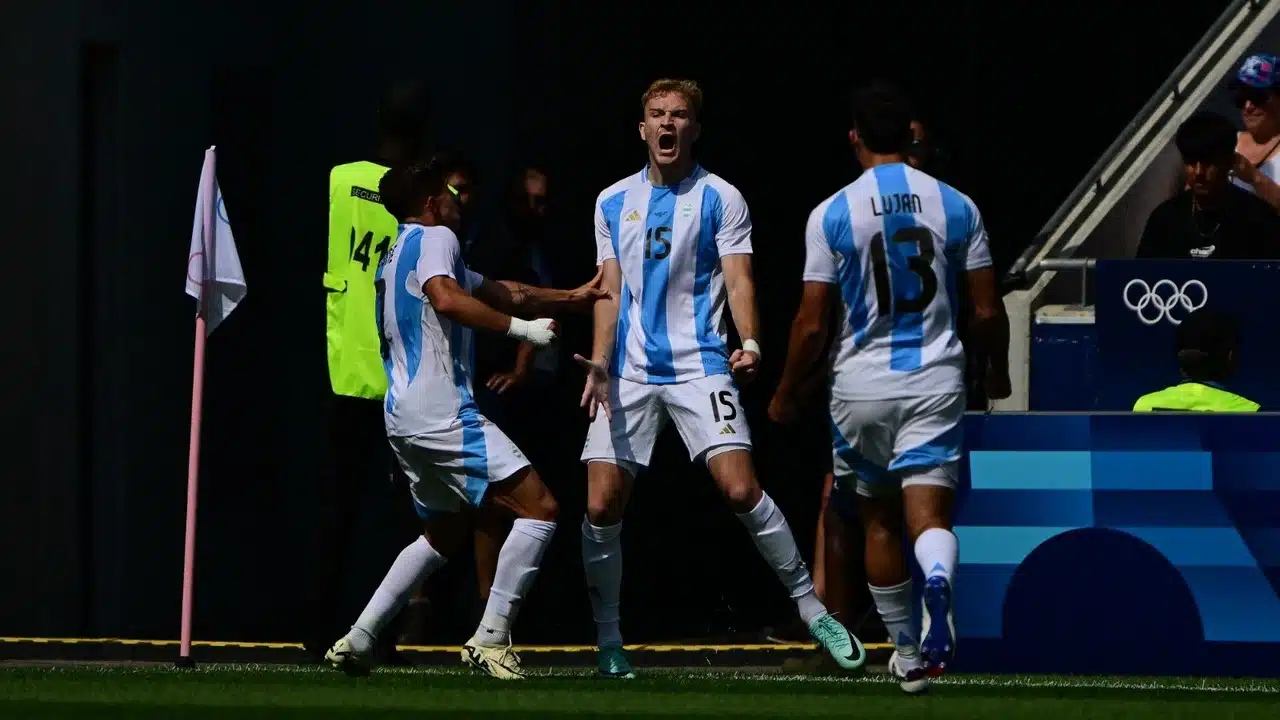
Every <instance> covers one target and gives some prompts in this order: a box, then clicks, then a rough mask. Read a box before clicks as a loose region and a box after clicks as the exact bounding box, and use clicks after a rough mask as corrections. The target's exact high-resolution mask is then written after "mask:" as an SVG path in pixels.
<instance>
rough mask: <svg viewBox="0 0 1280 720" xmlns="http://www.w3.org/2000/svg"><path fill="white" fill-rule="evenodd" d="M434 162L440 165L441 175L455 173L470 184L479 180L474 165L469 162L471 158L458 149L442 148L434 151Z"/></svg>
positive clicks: (446, 175)
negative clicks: (436, 151)
mask: <svg viewBox="0 0 1280 720" xmlns="http://www.w3.org/2000/svg"><path fill="white" fill-rule="evenodd" d="M433 161H434V162H436V163H437V164H439V165H440V172H441V175H442V177H445V178H447V177H449V176H450V175H452V174H454V173H457V174H459V175H461V176H463V177H465V178H466V179H467V180H468V181H469V182H470V183H471V184H472V185H475V184H477V183H478V182H479V179H478V178H477V176H476V166H475V164H474V163H472V162H471V158H469V157H467V156H466V154H465V153H463V152H461V151H458V150H442V151H440V152H438V153H436V155H435V158H434V159H433Z"/></svg>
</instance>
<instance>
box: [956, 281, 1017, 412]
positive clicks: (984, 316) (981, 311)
mask: <svg viewBox="0 0 1280 720" xmlns="http://www.w3.org/2000/svg"><path fill="white" fill-rule="evenodd" d="M966 279H967V281H968V284H969V297H970V299H971V303H972V305H973V321H972V322H971V323H970V334H971V335H972V336H973V340H974V342H975V343H976V344H977V345H978V348H979V349H981V351H982V352H983V353H984V354H985V355H986V357H987V377H986V385H985V389H986V392H987V397H989V398H991V399H992V400H1002V399H1004V398H1007V397H1009V395H1010V394H1012V388H1011V387H1010V383H1009V317H1008V316H1007V315H1006V314H1005V312H1004V301H1003V300H1001V299H1000V292H999V290H998V289H997V287H996V273H995V269H994V268H992V267H990V266H988V267H984V268H978V269H976V270H970V271H969V272H968V275H967V278H966Z"/></svg>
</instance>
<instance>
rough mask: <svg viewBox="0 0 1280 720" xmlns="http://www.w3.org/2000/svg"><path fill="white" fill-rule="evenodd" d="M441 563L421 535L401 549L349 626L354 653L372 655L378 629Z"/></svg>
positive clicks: (442, 560)
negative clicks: (353, 622) (380, 582)
mask: <svg viewBox="0 0 1280 720" xmlns="http://www.w3.org/2000/svg"><path fill="white" fill-rule="evenodd" d="M445 562H446V560H445V557H444V556H443V555H441V554H440V553H438V552H436V549H435V548H433V547H431V543H429V542H427V539H426V538H425V537H422V536H419V537H418V539H417V540H414V541H413V542H411V543H409V545H408V546H407V547H405V549H404V550H401V551H400V555H399V556H398V557H396V561H395V562H393V563H391V569H390V570H388V571H387V576H386V577H384V578H382V584H381V585H379V586H378V589H377V590H374V591H373V597H371V598H369V604H368V605H365V608H364V612H362V613H360V617H359V619H357V620H356V624H355V625H353V626H351V630H352V632H351V633H350V634H348V636H347V637H348V640H349V641H350V642H351V649H352V650H355V651H356V652H357V653H367V652H372V650H373V644H374V640H375V639H376V638H377V637H378V631H380V630H381V629H382V626H384V625H386V624H387V622H388V621H389V620H391V618H393V617H395V614H396V613H397V612H400V609H401V608H403V607H404V604H405V603H406V602H408V601H409V596H411V595H413V591H414V589H415V588H417V587H418V584H419V583H421V582H422V581H423V579H425V578H426V577H427V576H428V575H430V574H431V573H433V572H435V571H436V570H439V569H440V568H441V567H442V566H443V565H444V564H445Z"/></svg>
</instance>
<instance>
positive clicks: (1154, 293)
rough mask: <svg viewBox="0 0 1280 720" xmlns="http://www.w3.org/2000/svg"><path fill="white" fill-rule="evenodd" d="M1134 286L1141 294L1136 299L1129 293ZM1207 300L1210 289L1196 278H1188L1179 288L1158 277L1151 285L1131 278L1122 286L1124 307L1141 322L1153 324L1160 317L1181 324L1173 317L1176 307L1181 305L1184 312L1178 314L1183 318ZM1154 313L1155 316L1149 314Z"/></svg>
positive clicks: (1171, 282)
mask: <svg viewBox="0 0 1280 720" xmlns="http://www.w3.org/2000/svg"><path fill="white" fill-rule="evenodd" d="M1134 288H1137V289H1138V292H1139V293H1140V295H1139V297H1138V298H1137V299H1136V300H1134V299H1133V297H1132V295H1133V293H1132V292H1131V291H1132V290H1133V289H1134ZM1193 298H1194V299H1193ZM1207 302H1209V291H1208V289H1206V288H1205V286H1204V283H1202V282H1200V281H1199V280H1188V281H1186V282H1184V283H1182V287H1178V284H1177V283H1175V282H1174V281H1172V280H1158V281H1156V283H1155V284H1154V285H1147V283H1146V281H1145V280H1140V279H1138V278H1134V279H1132V280H1130V281H1129V284H1127V285H1125V286H1124V306H1125V307H1127V308H1129V309H1130V310H1132V311H1133V312H1134V313H1136V314H1137V316H1138V319H1139V320H1141V321H1142V323H1143V324H1144V325H1155V324H1157V323H1159V322H1160V321H1161V320H1168V321H1169V322H1170V323H1171V324H1173V325H1181V324H1182V320H1179V319H1178V318H1175V317H1174V316H1173V311H1174V309H1175V308H1178V307H1181V308H1182V309H1183V310H1184V311H1185V312H1184V313H1179V314H1181V315H1182V316H1183V317H1184V318H1185V317H1186V315H1188V314H1190V313H1193V312H1195V311H1196V310H1199V309H1200V308H1202V307H1204V306H1205V303H1207ZM1148 308H1154V310H1148ZM1153 314H1154V317H1151V315H1153Z"/></svg>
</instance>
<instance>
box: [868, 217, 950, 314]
mask: <svg viewBox="0 0 1280 720" xmlns="http://www.w3.org/2000/svg"><path fill="white" fill-rule="evenodd" d="M890 242H892V243H894V245H896V246H898V247H905V246H909V245H914V246H915V247H916V254H915V255H905V253H903V252H902V251H900V250H897V251H895V250H896V248H890V249H886V248H885V242H884V233H876V234H875V235H873V236H872V237H871V248H870V250H871V278H872V282H874V284H875V288H876V305H877V307H878V312H879V314H880V315H881V316H885V317H888V316H890V315H903V314H906V313H918V312H924V311H925V310H926V309H927V308H928V307H929V304H930V303H932V302H933V299H934V297H936V296H937V294H938V276H937V274H936V273H935V272H934V269H933V258H934V251H933V233H932V232H930V231H929V229H928V228H923V227H904V228H899V229H898V230H896V231H895V232H894V233H893V236H892V237H891V238H890ZM889 255H892V256H893V257H892V258H890V257H888V256H889ZM903 255H905V259H906V267H905V268H902V264H901V260H900V258H901V257H902V256H903ZM891 271H898V272H891ZM915 278H919V281H918V282H919V285H920V290H919V292H918V293H911V290H912V289H914V288H913V287H912V286H914V285H915V284H916V282H913V281H914V280H915ZM908 293H911V294H910V296H909V295H908Z"/></svg>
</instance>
